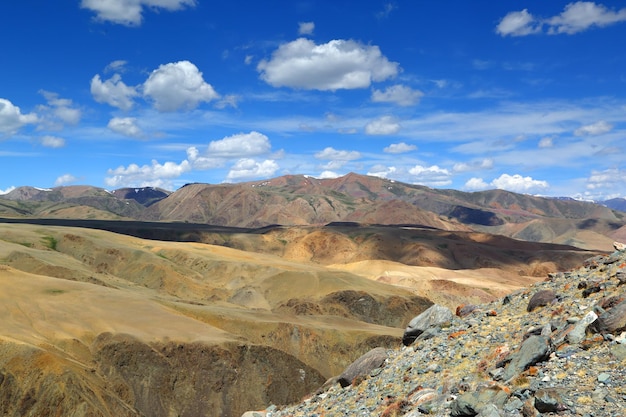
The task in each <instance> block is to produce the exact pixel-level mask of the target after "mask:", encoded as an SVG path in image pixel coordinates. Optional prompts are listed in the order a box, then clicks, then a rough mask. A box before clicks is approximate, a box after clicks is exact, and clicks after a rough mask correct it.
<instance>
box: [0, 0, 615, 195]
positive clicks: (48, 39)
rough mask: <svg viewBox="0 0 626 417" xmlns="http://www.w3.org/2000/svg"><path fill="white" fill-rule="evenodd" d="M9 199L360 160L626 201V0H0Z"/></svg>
mask: <svg viewBox="0 0 626 417" xmlns="http://www.w3.org/2000/svg"><path fill="white" fill-rule="evenodd" d="M0 35H1V36H2V39H3V40H4V41H3V42H2V53H1V54H0V63H1V66H0V166H1V167H2V168H1V170H2V171H1V172H2V175H1V176H0V193H4V192H7V191H9V190H11V189H12V187H18V186H22V185H31V186H36V187H42V188H50V187H54V186H59V185H77V184H89V185H94V186H98V187H103V188H106V189H116V188H121V187H126V186H130V187H138V186H158V187H163V188H165V189H169V190H175V189H177V188H178V187H180V186H182V185H184V184H185V183H189V182H207V183H222V182H241V181H248V180H257V179H264V178H271V177H275V176H279V175H285V174H305V175H311V176H314V177H317V178H327V177H335V176H339V175H344V174H346V173H348V172H357V173H361V174H369V175H377V176H381V177H385V178H389V179H393V180H398V181H403V182H408V183H414V184H423V185H427V186H430V187H434V188H454V189H458V190H463V191H477V190H484V189H492V188H501V189H507V190H511V191H515V192H521V193H528V194H539V195H550V196H571V197H576V198H585V199H608V198H614V197H626V164H625V158H624V157H623V155H624V146H625V144H624V143H625V142H624V139H625V136H626V135H625V132H626V42H624V39H626V5H624V3H623V2H618V1H605V2H602V3H600V2H598V3H596V2H582V1H580V2H565V1H563V2H561V1H549V2H547V1H544V0H542V1H539V0H535V1H525V2H520V1H497V2H494V1H487V0H475V1H460V0H459V1H415V0H406V1H402V0H396V1H367V0H366V1H360V2H354V1H342V0H335V1H314V0H303V1H298V0H290V1H267V2H260V1H237V0H232V1H230V2H216V1H208V0H72V1H69V0H68V1H54V2H53V1H44V0H20V1H3V2H1V3H0Z"/></svg>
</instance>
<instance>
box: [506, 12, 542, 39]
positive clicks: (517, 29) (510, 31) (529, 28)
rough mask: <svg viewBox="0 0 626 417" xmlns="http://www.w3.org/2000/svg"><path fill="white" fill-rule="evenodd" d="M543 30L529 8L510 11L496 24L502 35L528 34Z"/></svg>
mask: <svg viewBox="0 0 626 417" xmlns="http://www.w3.org/2000/svg"><path fill="white" fill-rule="evenodd" d="M540 31H541V25H540V24H539V23H538V22H537V21H536V20H535V18H534V17H533V15H531V14H530V13H528V10H527V9H524V10H522V11H519V12H510V13H508V14H507V15H506V16H504V17H503V18H502V20H500V23H498V26H496V33H498V34H500V35H501V36H526V35H530V34H533V33H538V32H540Z"/></svg>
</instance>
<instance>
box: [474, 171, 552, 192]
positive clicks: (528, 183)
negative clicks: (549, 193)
mask: <svg viewBox="0 0 626 417" xmlns="http://www.w3.org/2000/svg"><path fill="white" fill-rule="evenodd" d="M463 188H464V189H465V190H467V191H481V190H487V189H493V188H497V189H500V190H507V191H512V192H514V193H522V194H530V193H539V192H542V191H545V190H547V189H548V188H550V185H549V184H548V182H546V181H540V180H535V179H533V178H531V177H522V176H521V175H519V174H515V175H509V174H502V175H500V176H499V177H498V178H496V179H494V180H493V181H491V182H490V183H487V182H486V181H485V180H484V179H482V178H470V179H469V180H468V181H467V182H466V183H465V186H464V187H463Z"/></svg>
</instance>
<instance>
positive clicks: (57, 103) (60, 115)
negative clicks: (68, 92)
mask: <svg viewBox="0 0 626 417" xmlns="http://www.w3.org/2000/svg"><path fill="white" fill-rule="evenodd" d="M39 93H40V94H41V95H42V96H44V98H45V99H46V101H47V102H48V104H47V105H40V106H37V110H38V111H39V112H40V113H41V120H40V121H41V122H42V123H43V125H44V126H45V127H46V128H49V129H61V128H62V127H63V125H64V124H70V125H75V124H77V123H78V122H79V121H80V118H81V117H82V112H81V111H80V109H77V108H75V107H74V104H73V103H72V100H70V99H67V98H61V97H59V95H58V94H57V93H53V92H51V91H46V90H39Z"/></svg>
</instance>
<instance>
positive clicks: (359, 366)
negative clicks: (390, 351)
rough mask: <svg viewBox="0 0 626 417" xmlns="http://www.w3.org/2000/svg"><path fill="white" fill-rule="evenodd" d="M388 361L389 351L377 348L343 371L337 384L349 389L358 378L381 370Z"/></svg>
mask: <svg viewBox="0 0 626 417" xmlns="http://www.w3.org/2000/svg"><path fill="white" fill-rule="evenodd" d="M386 359H387V350H386V349H385V348H382V347H377V348H374V349H372V350H370V351H369V352H367V353H366V354H364V355H363V356H361V357H360V358H358V359H357V360H355V361H354V362H352V363H351V364H350V365H349V366H348V367H347V368H346V369H345V371H343V373H342V374H341V375H339V378H337V382H339V384H340V385H341V386H342V387H347V386H348V385H350V384H352V382H353V381H354V380H355V379H357V378H358V377H365V376H367V375H369V374H370V373H371V372H372V371H373V370H375V369H378V368H380V367H381V366H383V364H384V363H385V360H386Z"/></svg>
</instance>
